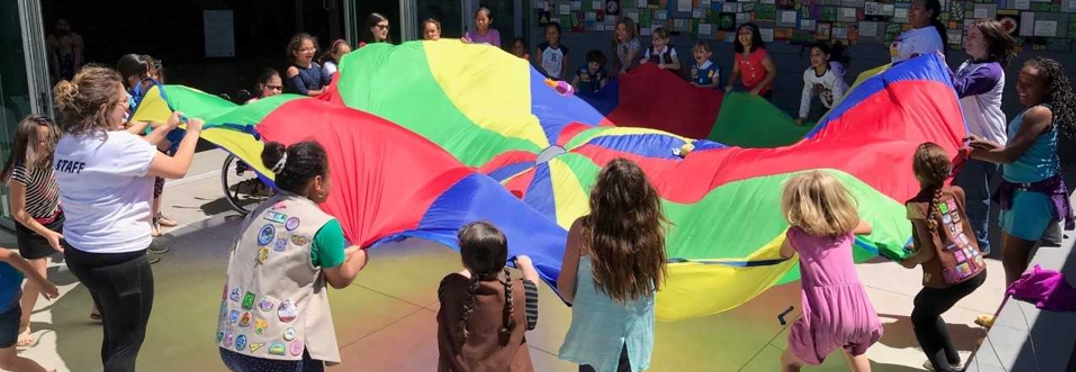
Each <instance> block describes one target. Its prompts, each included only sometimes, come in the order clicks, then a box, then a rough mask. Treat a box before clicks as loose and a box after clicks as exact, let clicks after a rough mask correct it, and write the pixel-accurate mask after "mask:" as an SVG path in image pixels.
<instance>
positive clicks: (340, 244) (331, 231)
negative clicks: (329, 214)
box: [310, 218, 347, 270]
mask: <svg viewBox="0 0 1076 372" xmlns="http://www.w3.org/2000/svg"><path fill="white" fill-rule="evenodd" d="M346 246H347V242H346V241H345V240H344V229H343V228H342V227H340V221H337V220H336V219H335V218H333V219H331V220H329V222H327V223H326V224H325V226H322V227H321V229H319V230H318V232H317V234H314V242H313V243H311V244H310V260H311V261H313V263H314V267H321V268H322V269H323V270H324V269H331V268H334V267H337V266H340V265H341V264H343V263H344V260H345V259H347V255H346V254H345V253H344V248H345V247H346Z"/></svg>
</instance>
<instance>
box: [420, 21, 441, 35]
mask: <svg viewBox="0 0 1076 372" xmlns="http://www.w3.org/2000/svg"><path fill="white" fill-rule="evenodd" d="M422 40H429V41H437V40H441V22H438V21H437V20H436V19H433V18H427V19H426V20H425V21H422Z"/></svg>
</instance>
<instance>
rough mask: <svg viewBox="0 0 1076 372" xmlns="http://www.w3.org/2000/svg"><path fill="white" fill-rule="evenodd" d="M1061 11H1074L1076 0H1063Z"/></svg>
mask: <svg viewBox="0 0 1076 372" xmlns="http://www.w3.org/2000/svg"><path fill="white" fill-rule="evenodd" d="M1061 11H1064V12H1069V13H1076V0H1065V1H1064V2H1063V3H1062V5H1061Z"/></svg>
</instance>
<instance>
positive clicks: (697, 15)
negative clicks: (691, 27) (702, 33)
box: [691, 9, 705, 19]
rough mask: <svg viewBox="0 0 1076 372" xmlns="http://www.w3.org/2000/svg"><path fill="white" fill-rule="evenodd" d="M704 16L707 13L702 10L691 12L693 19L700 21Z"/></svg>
mask: <svg viewBox="0 0 1076 372" xmlns="http://www.w3.org/2000/svg"><path fill="white" fill-rule="evenodd" d="M703 14H705V13H704V12H703V11H702V9H695V10H692V11H691V18H694V19H699V18H702V15H703Z"/></svg>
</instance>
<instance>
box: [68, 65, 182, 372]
mask: <svg viewBox="0 0 1076 372" xmlns="http://www.w3.org/2000/svg"><path fill="white" fill-rule="evenodd" d="M122 81H123V79H122V77H120V74H119V73H117V72H116V71H115V70H112V69H109V68H103V67H86V68H83V69H82V71H81V72H79V73H78V74H76V75H75V79H74V81H70V82H68V81H62V82H60V83H59V84H57V85H56V88H55V94H54V95H55V97H56V105H57V107H59V109H60V112H61V114H62V116H61V117H62V118H63V120H62V121H61V122H60V128H61V129H62V130H63V137H62V138H60V141H59V142H58V143H57V144H56V152H55V155H54V157H53V172H54V174H55V176H56V181H57V182H58V183H59V184H60V204H61V205H63V208H64V214H65V215H66V217H67V218H66V220H65V222H64V229H63V236H64V240H65V241H66V242H67V244H68V246H67V247H66V249H64V260H65V261H66V262H67V267H68V269H70V270H71V273H73V274H74V275H75V277H76V278H78V280H79V281H80V282H82V284H84V285H85V286H86V288H87V289H88V290H89V291H90V295H91V296H92V297H93V301H94V303H95V304H96V305H97V308H98V309H99V310H100V312H101V317H102V319H103V321H104V334H105V339H106V342H105V343H104V344H103V345H102V350H101V359H102V362H103V364H104V368H103V369H104V370H105V371H133V370H134V369H135V359H136V358H137V356H138V350H139V349H140V348H141V347H142V341H143V340H144V339H145V336H146V324H147V323H148V322H149V317H150V311H151V309H152V308H153V270H152V269H151V268H150V266H149V261H148V260H147V259H146V249H147V247H149V246H150V244H151V243H152V241H153V237H152V227H151V226H150V224H148V223H146V222H148V221H150V220H151V216H152V215H151V212H150V211H151V210H152V207H151V205H152V198H153V178H154V177H162V178H172V179H177V178H183V177H184V176H185V175H186V174H187V171H188V170H189V169H190V166H191V161H192V160H193V159H194V149H195V146H196V145H197V144H198V136H199V134H200V133H201V131H202V121H201V120H199V119H190V120H189V121H188V122H187V128H186V134H185V135H184V136H183V140H182V141H181V142H180V143H179V147H178V149H177V150H176V154H175V156H168V155H166V154H164V153H161V152H160V151H158V150H157V145H158V144H159V143H160V142H161V141H163V140H164V137H165V135H166V134H167V133H168V132H169V131H171V130H172V129H175V128H176V126H178V125H179V122H180V119H179V118H180V115H181V114H180V113H178V112H176V113H173V114H172V117H171V118H169V120H168V122H166V123H165V124H163V125H161V126H158V127H156V128H155V129H154V130H153V131H152V132H151V133H150V134H148V135H146V136H145V137H141V136H138V135H135V134H132V133H131V132H129V131H128V130H124V127H125V125H126V124H127V121H126V119H125V117H126V115H127V112H128V109H129V107H128V105H129V101H128V95H127V92H126V91H124V89H123V83H122Z"/></svg>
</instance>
